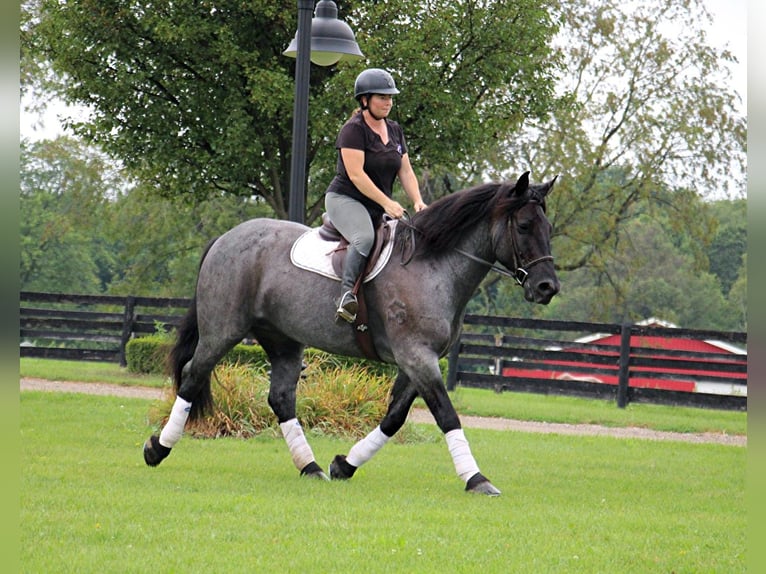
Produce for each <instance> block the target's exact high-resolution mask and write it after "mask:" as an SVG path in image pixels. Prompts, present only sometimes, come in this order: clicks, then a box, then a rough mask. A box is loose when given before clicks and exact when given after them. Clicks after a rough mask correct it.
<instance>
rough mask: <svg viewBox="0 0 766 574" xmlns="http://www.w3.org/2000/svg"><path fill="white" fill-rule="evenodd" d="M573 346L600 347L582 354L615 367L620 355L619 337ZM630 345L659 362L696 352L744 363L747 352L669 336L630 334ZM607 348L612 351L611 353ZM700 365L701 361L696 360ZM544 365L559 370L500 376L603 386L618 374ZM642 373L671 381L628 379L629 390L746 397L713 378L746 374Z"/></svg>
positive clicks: (740, 388) (507, 370)
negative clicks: (612, 362)
mask: <svg viewBox="0 0 766 574" xmlns="http://www.w3.org/2000/svg"><path fill="white" fill-rule="evenodd" d="M637 325H640V326H646V327H666V328H675V327H676V325H673V324H672V323H668V322H667V321H662V320H660V319H655V318H651V319H646V320H644V321H641V322H640V323H637ZM575 342H576V343H587V344H591V345H598V346H603V347H604V350H598V351H595V350H582V351H580V353H581V354H582V355H585V356H587V355H589V354H590V355H602V356H614V357H615V365H616V364H617V361H618V359H619V356H620V335H619V334H615V335H603V334H596V335H589V336H587V337H582V338H580V339H577V340H576V341H575ZM630 346H631V348H633V347H642V348H646V349H656V350H657V352H656V354H654V353H652V354H651V355H649V356H650V357H651V358H656V359H662V358H668V355H667V354H663V351H693V352H699V353H709V354H722V355H741V356H742V362H745V363H746V361H747V351H745V350H743V349H741V348H739V347H736V346H734V345H731V344H729V343H725V342H722V341H713V340H705V341H703V340H697V339H690V338H684V337H670V336H663V337H660V336H640V335H633V336H631V338H630ZM611 348H614V350H612V349H611ZM561 350H564V351H566V350H570V351H571V350H574V349H565V348H564V349H561ZM699 363H700V364H704V359H700V360H699ZM545 364H546V365H552V366H556V367H559V368H558V369H554V370H549V369H546V370H542V369H539V370H538V369H518V368H514V367H513V366H504V367H503V372H502V374H503V375H504V376H507V377H528V378H538V379H559V380H575V381H587V382H593V383H604V384H608V385H617V384H618V372H617V368H616V367H615V369H614V375H611V374H610V375H605V374H603V373H593V374H587V373H583V372H571V371H568V370H567V367H568V366H578V367H592V368H594V369H597V368H600V369H601V370H603V368H604V366H603V365H600V364H596V363H588V362H587V360H585V361H578V362H574V361H556V360H546V361H545ZM641 370H643V371H653V372H663V373H668V374H671V373H672V374H673V375H674V377H673V378H672V379H663V378H646V377H643V378H642V377H640V376H639V377H634V376H631V377H630V386H631V387H643V388H657V389H664V390H670V391H685V392H701V393H709V394H725V395H739V396H747V386H746V385H744V384H742V385H739V384H734V383H721V382H718V381H715V377H716V375H717V376H719V377H720V376H726V377H730V378H734V379H741V380H742V382H743V383H745V382H746V381H747V373H745V372H727V373H722V372H720V371H716V372H713V371H709V370H705V369H704V367H702V366H700V367H699V368H696V369H690V368H669V367H642V368H641ZM679 375H689V380H688V381H684V380H679V379H682V378H683V377H679ZM706 375H707V376H709V377H711V380H709V381H705V376H706Z"/></svg>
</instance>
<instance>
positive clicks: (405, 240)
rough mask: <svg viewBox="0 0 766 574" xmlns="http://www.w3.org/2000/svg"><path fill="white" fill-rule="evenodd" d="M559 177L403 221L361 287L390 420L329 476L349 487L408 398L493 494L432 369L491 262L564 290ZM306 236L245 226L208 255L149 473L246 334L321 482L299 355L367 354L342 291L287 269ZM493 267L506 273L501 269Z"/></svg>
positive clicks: (149, 454)
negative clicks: (422, 407) (553, 207)
mask: <svg viewBox="0 0 766 574" xmlns="http://www.w3.org/2000/svg"><path fill="white" fill-rule="evenodd" d="M554 181H555V178H554V179H553V180H551V181H549V182H547V183H544V184H530V183H529V172H527V173H525V174H523V175H522V176H521V177H520V178H519V179H518V181H516V182H515V183H513V182H504V183H491V184H485V185H480V186H477V187H473V188H471V189H465V190H463V191H459V192H456V193H454V194H451V195H449V196H446V197H443V198H441V199H439V200H437V201H435V202H433V203H432V204H431V205H430V206H429V207H428V208H426V209H424V210H422V211H420V212H419V213H416V214H414V215H413V216H412V218H411V219H410V220H409V226H407V225H405V224H404V222H399V224H398V226H397V229H398V231H397V232H396V234H395V238H394V241H395V244H394V247H393V251H392V257H391V261H390V262H389V264H388V265H386V267H384V268H383V270H382V271H381V272H380V273H379V274H378V275H377V276H376V277H375V278H374V279H373V280H371V281H369V282H368V283H366V284H365V286H364V295H365V298H366V301H367V308H368V325H369V333H370V334H371V336H372V341H373V343H374V347H375V350H376V351H377V354H378V356H379V357H380V358H381V360H382V361H384V362H386V363H391V364H396V366H397V367H398V374H397V377H396V380H395V382H394V384H393V389H392V391H391V397H390V403H389V406H388V411H387V413H386V415H385V417H384V418H383V420H382V421H381V422H380V425H379V426H378V427H376V428H375V430H373V431H372V432H370V434H368V435H367V436H366V437H365V438H363V439H362V440H360V441H359V442H358V443H356V444H355V445H354V446H353V447H352V448H351V450H350V451H349V453H348V455H347V456H343V455H337V456H336V457H335V458H334V460H333V461H332V463H331V464H330V477H331V478H332V479H349V478H351V477H352V476H353V474H354V472H355V471H356V469H357V468H359V466H360V465H362V464H364V463H365V462H367V461H368V460H369V459H370V458H372V456H373V455H374V454H375V453H376V452H377V451H378V450H379V449H380V448H381V447H382V446H383V445H384V444H385V443H386V441H388V439H389V438H390V437H392V436H393V435H394V434H395V433H396V432H397V431H398V430H399V429H400V428H401V427H402V425H403V424H404V423H405V420H406V418H407V415H408V412H409V410H410V407H411V406H412V403H413V401H414V400H415V398H416V397H417V396H420V397H422V398H423V399H424V401H425V403H426V405H427V406H428V408H429V410H430V411H431V413H432V414H433V416H434V418H435V420H436V423H437V424H438V425H439V428H440V429H441V431H442V432H443V433H445V438H446V442H447V446H448V449H449V452H450V455H451V456H452V459H453V462H454V464H455V470H456V472H457V474H458V476H459V477H460V478H461V479H462V480H463V481H464V483H465V485H466V487H465V489H466V490H467V491H471V492H479V493H483V494H488V495H498V494H500V491H499V490H498V489H497V488H496V487H495V486H494V485H493V484H492V483H491V482H490V481H489V480H488V479H487V478H486V477H484V476H483V475H482V474H481V472H479V467H478V465H477V464H476V461H475V460H474V457H473V455H472V454H471V450H470V447H469V445H468V442H467V440H466V438H465V436H464V434H463V430H462V428H461V425H460V419H459V418H458V415H457V413H456V412H455V409H454V407H453V406H452V403H451V402H450V399H449V396H448V394H447V390H446V389H445V386H444V384H443V381H442V375H441V372H440V370H439V357H441V356H443V355H444V354H446V353H447V351H448V349H449V348H450V346H451V345H452V344H453V343H454V342H455V340H456V338H457V337H458V334H459V332H460V328H461V325H462V321H463V315H464V313H465V308H466V305H467V304H468V301H469V299H470V298H471V296H472V295H473V294H474V292H475V291H476V289H477V287H478V286H479V283H480V282H481V280H482V279H483V278H484V277H485V276H486V275H487V273H488V271H489V270H490V269H496V270H497V269H499V268H498V267H496V266H495V265H494V262H495V261H498V262H500V263H501V264H502V265H504V266H505V267H506V268H508V269H510V270H512V271H513V276H514V277H515V278H516V280H517V281H518V282H519V283H520V284H521V285H522V287H523V289H524V296H525V298H526V299H527V300H528V301H532V302H535V303H541V304H544V305H545V304H547V303H548V302H549V301H550V300H551V298H552V297H553V296H554V295H556V293H557V292H558V290H559V282H558V279H557V277H556V272H555V270H554V265H553V257H552V256H551V252H550V233H551V225H550V223H549V222H548V219H547V218H546V216H545V197H546V195H547V194H548V192H549V191H550V189H551V188H552V187H553V183H554ZM306 231H307V227H305V226H303V225H300V224H298V223H294V222H288V221H280V220H273V219H253V220H250V221H246V222H244V223H241V224H240V225H237V226H236V227H234V228H233V229H231V230H229V231H228V232H226V233H225V234H223V235H222V236H220V237H219V238H217V239H216V240H215V241H214V242H212V243H211V245H210V246H209V247H208V250H207V251H206V253H205V254H204V255H203V257H202V262H201V263H200V268H199V276H198V279H197V289H196V295H195V297H194V300H193V302H192V304H191V307H190V309H189V311H188V313H187V315H186V316H185V318H184V320H183V321H182V324H181V326H180V327H179V331H178V339H177V342H176V344H175V346H174V348H173V349H172V351H171V357H170V359H171V364H172V365H173V368H174V384H175V389H176V395H177V396H176V400H175V403H174V405H173V408H172V410H171V413H170V417H169V419H168V421H167V423H166V424H165V426H164V427H163V429H162V432H161V433H160V435H159V436H157V435H154V436H151V437H150V438H149V439H148V440H147V441H146V443H145V445H144V460H145V461H146V463H147V464H148V465H150V466H156V465H158V464H160V462H162V460H163V459H164V458H165V457H167V456H168V455H169V454H170V450H171V449H172V448H173V447H174V446H175V444H176V443H177V442H178V440H179V439H180V438H181V435H182V434H183V429H184V427H185V425H186V422H187V419H189V418H191V419H192V420H193V419H195V418H197V417H200V416H202V415H204V414H205V413H206V412H209V410H210V408H211V407H212V395H211V390H210V374H211V372H212V370H213V368H214V367H215V365H216V363H217V362H218V361H219V360H220V359H221V358H222V357H223V356H224V355H225V354H226V352H227V351H229V350H230V349H231V348H232V347H233V346H234V345H235V344H237V343H238V342H240V341H242V339H244V338H248V337H251V338H254V339H256V340H257V341H258V343H259V344H260V345H261V346H262V347H263V349H264V351H265V352H266V353H267V354H268V357H269V359H270V361H271V381H270V390H269V397H268V402H269V406H270V407H271V408H272V410H273V411H274V413H275V414H276V416H277V419H278V421H279V423H280V427H281V429H282V433H283V435H284V437H285V440H286V442H287V445H288V448H289V450H290V454H291V456H292V459H293V462H294V464H295V466H296V467H297V468H298V470H299V471H300V472H301V474H302V475H307V476H311V477H317V478H322V479H327V478H328V477H327V475H326V474H325V473H324V471H323V470H322V468H321V467H320V466H319V465H318V464H317V462H316V461H315V459H314V455H313V452H312V450H311V447H310V446H309V445H308V443H307V441H306V438H305V436H304V434H303V430H302V429H301V426H300V424H299V423H298V421H297V419H296V410H295V409H296V407H295V393H296V386H297V383H298V379H299V376H300V372H301V366H302V359H303V351H304V349H305V348H306V347H307V346H310V347H314V348H317V349H322V350H324V351H328V352H330V353H336V354H341V355H348V356H352V357H361V356H363V353H362V349H361V347H360V344H359V343H358V342H357V339H356V336H355V333H354V329H353V327H352V326H351V325H349V324H347V323H345V322H343V323H342V324H336V322H335V304H334V302H335V299H336V298H337V295H338V292H339V283H338V282H337V281H335V280H333V279H331V278H327V277H323V276H321V275H318V274H316V273H313V272H311V271H306V270H303V269H299V268H297V267H296V266H294V265H292V264H291V262H290V249H291V246H292V245H293V243H294V242H295V240H296V239H297V238H298V237H299V236H301V235H302V234H303V233H305V232H306ZM501 271H502V270H501Z"/></svg>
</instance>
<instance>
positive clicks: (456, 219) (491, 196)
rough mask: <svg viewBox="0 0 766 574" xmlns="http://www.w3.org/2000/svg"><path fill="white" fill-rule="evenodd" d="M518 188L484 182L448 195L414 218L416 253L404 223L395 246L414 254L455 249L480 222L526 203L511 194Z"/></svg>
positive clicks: (411, 222)
mask: <svg viewBox="0 0 766 574" xmlns="http://www.w3.org/2000/svg"><path fill="white" fill-rule="evenodd" d="M515 187H516V183H515V182H499V183H498V182H493V183H484V184H481V185H477V186H474V187H471V188H468V189H464V190H462V191H458V192H455V193H452V194H450V195H446V196H444V197H442V198H440V199H438V200H436V201H434V202H433V203H431V204H430V205H429V206H428V207H427V208H426V209H424V210H422V211H420V212H418V213H416V214H414V215H413V216H412V217H411V219H410V222H409V223H410V226H411V227H413V228H414V243H415V245H414V252H413V251H412V245H410V242H411V238H412V236H413V233H409V232H407V229H406V228H403V227H402V226H401V225H400V226H399V231H397V234H396V246H397V247H398V248H399V249H401V250H402V252H403V253H411V254H412V255H423V254H437V253H444V252H445V251H447V250H450V249H452V248H454V247H455V246H456V245H457V244H458V243H459V242H460V240H461V239H462V237H463V235H464V234H465V233H466V232H467V231H469V230H471V229H473V228H474V227H475V226H476V225H477V224H479V223H480V222H486V221H488V220H489V221H491V222H492V223H494V221H496V220H497V219H498V218H500V217H503V216H508V215H509V214H510V213H511V212H512V211H514V210H515V209H518V208H519V207H521V205H522V203H523V202H522V201H519V200H518V198H517V199H514V196H513V195H512V194H511V192H512V191H513V189H514V188H515ZM526 199H527V198H526V197H525V198H524V201H526Z"/></svg>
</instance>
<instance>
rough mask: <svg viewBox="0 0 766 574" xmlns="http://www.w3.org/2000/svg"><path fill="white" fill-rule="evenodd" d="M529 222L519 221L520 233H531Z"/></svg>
mask: <svg viewBox="0 0 766 574" xmlns="http://www.w3.org/2000/svg"><path fill="white" fill-rule="evenodd" d="M529 229H530V225H529V223H526V222H525V223H519V233H529Z"/></svg>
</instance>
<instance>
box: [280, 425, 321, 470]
mask: <svg viewBox="0 0 766 574" xmlns="http://www.w3.org/2000/svg"><path fill="white" fill-rule="evenodd" d="M279 428H281V429H282V436H284V437H285V441H286V442H287V448H289V449H290V456H292V457H293V464H295V467H296V468H297V469H298V470H303V469H304V468H305V467H306V465H307V464H309V463H310V462H314V453H313V451H312V450H311V447H310V446H309V443H308V442H306V436H305V435H304V434H303V428H301V423H299V422H298V419H290V420H289V421H285V422H283V423H279Z"/></svg>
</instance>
